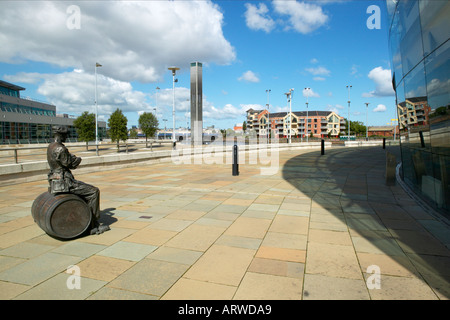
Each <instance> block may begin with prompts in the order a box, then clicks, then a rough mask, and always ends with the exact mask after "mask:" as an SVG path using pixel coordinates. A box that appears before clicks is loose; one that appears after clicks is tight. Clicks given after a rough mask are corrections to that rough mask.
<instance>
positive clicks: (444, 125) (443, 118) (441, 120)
mask: <svg viewBox="0 0 450 320" xmlns="http://www.w3.org/2000/svg"><path fill="white" fill-rule="evenodd" d="M425 68H426V71H427V91H428V103H429V106H430V111H429V122H430V129H431V146H432V148H433V152H434V153H438V154H445V155H447V156H448V155H450V81H449V73H450V42H446V43H445V44H444V45H443V46H441V47H440V48H439V49H437V50H436V51H435V52H434V53H433V54H431V55H429V56H428V57H427V59H425Z"/></svg>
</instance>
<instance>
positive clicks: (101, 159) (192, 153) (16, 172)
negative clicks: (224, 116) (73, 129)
mask: <svg viewBox="0 0 450 320" xmlns="http://www.w3.org/2000/svg"><path fill="white" fill-rule="evenodd" d="M68 147H69V151H70V146H68ZM324 147H325V150H326V149H327V148H331V142H325V144H324ZM211 148H213V150H214V152H215V153H217V152H223V153H228V154H231V152H232V150H233V145H231V144H227V145H225V146H223V147H222V146H219V145H205V146H203V147H197V148H190V147H189V146H186V145H181V146H180V145H177V149H176V150H175V151H172V150H161V151H149V152H134V153H133V152H130V153H120V154H119V153H118V154H106V155H100V156H91V157H83V158H82V162H81V164H80V166H79V167H78V168H77V169H76V174H84V173H90V172H95V171H104V170H113V169H118V168H125V167H130V166H135V165H136V164H151V163H161V162H174V158H173V157H174V156H180V157H196V156H197V157H198V156H199V155H200V156H201V155H202V154H203V153H207V152H211V150H212V149H211ZM265 148H267V149H269V151H270V149H271V148H277V149H274V150H280V151H282V150H299V149H319V150H320V148H321V143H320V142H309V143H292V144H290V145H289V144H285V143H282V144H271V145H267V144H258V145H239V156H241V155H244V154H245V153H251V152H257V151H258V150H260V149H265ZM180 159H181V158H180ZM49 170H50V167H49V165H48V163H47V161H33V162H25V163H18V164H4V165H0V181H1V183H2V185H8V184H15V183H22V182H30V181H39V180H43V181H46V180H47V174H48V172H49Z"/></svg>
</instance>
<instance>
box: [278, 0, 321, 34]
mask: <svg viewBox="0 0 450 320" xmlns="http://www.w3.org/2000/svg"><path fill="white" fill-rule="evenodd" d="M273 6H274V8H275V12H277V13H279V14H281V15H287V16H288V17H289V18H288V21H289V24H288V25H287V26H286V29H287V30H291V29H293V30H295V31H297V32H300V33H303V34H308V33H311V32H313V31H314V30H316V29H318V28H320V27H321V26H323V25H325V24H326V23H327V21H328V16H327V15H326V14H325V13H324V12H323V10H322V8H321V7H320V6H318V5H316V4H313V3H306V2H297V1H273Z"/></svg>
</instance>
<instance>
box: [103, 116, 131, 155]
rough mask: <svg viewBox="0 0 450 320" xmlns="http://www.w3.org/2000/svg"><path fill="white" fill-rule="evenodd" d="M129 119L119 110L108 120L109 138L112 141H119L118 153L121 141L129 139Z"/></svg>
mask: <svg viewBox="0 0 450 320" xmlns="http://www.w3.org/2000/svg"><path fill="white" fill-rule="evenodd" d="M127 122H128V119H127V117H125V116H124V115H123V113H122V110H120V109H119V108H117V109H116V111H114V113H113V114H112V115H111V116H110V117H109V119H108V127H109V136H110V137H111V141H112V142H114V141H117V151H119V141H120V140H122V141H126V140H127V139H128V129H127Z"/></svg>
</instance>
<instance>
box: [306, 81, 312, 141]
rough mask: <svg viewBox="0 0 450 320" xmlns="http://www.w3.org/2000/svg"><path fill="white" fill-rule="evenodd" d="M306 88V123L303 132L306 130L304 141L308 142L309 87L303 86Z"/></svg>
mask: <svg viewBox="0 0 450 320" xmlns="http://www.w3.org/2000/svg"><path fill="white" fill-rule="evenodd" d="M305 90H306V124H305V130H306V131H305V132H306V142H309V134H308V131H309V130H308V97H309V90H311V88H305Z"/></svg>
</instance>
